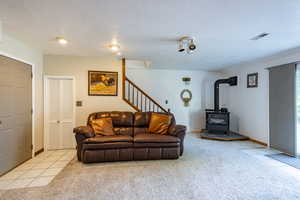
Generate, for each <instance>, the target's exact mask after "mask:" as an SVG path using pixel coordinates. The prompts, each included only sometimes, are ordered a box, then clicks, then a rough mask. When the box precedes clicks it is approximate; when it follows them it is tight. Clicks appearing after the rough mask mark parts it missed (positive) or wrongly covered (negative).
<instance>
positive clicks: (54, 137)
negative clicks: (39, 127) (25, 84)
mask: <svg viewBox="0 0 300 200" xmlns="http://www.w3.org/2000/svg"><path fill="white" fill-rule="evenodd" d="M46 82H47V83H46V94H47V95H46V98H47V99H46V105H45V107H46V108H47V109H46V113H45V114H46V119H47V121H48V126H47V127H46V129H47V130H46V135H47V136H46V137H47V143H48V145H47V149H48V150H53V149H69V148H74V147H75V138H74V135H73V127H74V91H73V84H74V80H73V79H65V78H48V79H47V81H46Z"/></svg>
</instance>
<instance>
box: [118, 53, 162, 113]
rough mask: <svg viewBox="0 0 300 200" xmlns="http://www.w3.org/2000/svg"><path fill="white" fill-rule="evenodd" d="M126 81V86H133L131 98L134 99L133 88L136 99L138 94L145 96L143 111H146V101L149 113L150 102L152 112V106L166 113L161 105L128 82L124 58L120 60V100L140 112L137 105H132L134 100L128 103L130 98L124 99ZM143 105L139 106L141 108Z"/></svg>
mask: <svg viewBox="0 0 300 200" xmlns="http://www.w3.org/2000/svg"><path fill="white" fill-rule="evenodd" d="M126 81H127V82H128V83H129V85H128V86H130V85H132V86H133V91H132V92H133V97H134V88H135V89H136V90H137V98H138V94H139V92H140V93H141V94H142V95H144V96H145V102H144V105H145V109H146V102H147V100H148V102H149V104H148V105H149V111H150V105H151V104H150V102H151V103H152V104H153V110H154V105H155V106H156V107H157V108H159V109H160V110H161V111H163V112H166V113H167V112H168V111H167V110H165V109H164V108H163V107H162V106H161V105H159V104H158V103H157V102H156V101H155V100H154V99H152V98H151V97H150V96H149V95H148V94H147V93H146V92H144V91H143V90H142V89H141V88H140V87H138V86H137V85H136V84H135V83H133V82H132V81H131V80H129V79H128V78H127V77H126V60H125V58H122V98H123V100H124V101H125V102H126V103H128V104H129V105H130V106H131V107H132V108H134V109H135V110H136V111H142V110H140V108H139V107H138V105H137V106H136V105H134V100H133V102H131V101H130V97H129V96H128V99H126ZM129 92H130V88H129ZM142 95H141V99H142ZM142 106H143V105H141V107H142Z"/></svg>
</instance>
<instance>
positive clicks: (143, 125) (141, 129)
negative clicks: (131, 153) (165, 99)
mask: <svg viewBox="0 0 300 200" xmlns="http://www.w3.org/2000/svg"><path fill="white" fill-rule="evenodd" d="M152 113H153V112H136V113H135V114H134V130H133V131H134V135H136V134H139V133H147V132H148V128H149V124H150V119H151V114H152ZM160 114H165V115H171V116H172V119H171V125H170V127H169V130H170V129H171V127H173V126H175V125H176V121H175V117H174V115H173V114H171V113H160Z"/></svg>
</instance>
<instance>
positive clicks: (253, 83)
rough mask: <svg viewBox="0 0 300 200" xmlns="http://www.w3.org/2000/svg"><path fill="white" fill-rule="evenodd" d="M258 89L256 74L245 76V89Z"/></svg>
mask: <svg viewBox="0 0 300 200" xmlns="http://www.w3.org/2000/svg"><path fill="white" fill-rule="evenodd" d="M255 87H258V73H252V74H248V75H247V88H255Z"/></svg>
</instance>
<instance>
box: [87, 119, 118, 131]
mask: <svg viewBox="0 0 300 200" xmlns="http://www.w3.org/2000/svg"><path fill="white" fill-rule="evenodd" d="M91 125H92V128H93V129H94V132H95V134H96V135H115V133H114V130H113V124H112V119H111V118H110V117H105V118H99V119H94V120H92V123H91Z"/></svg>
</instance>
